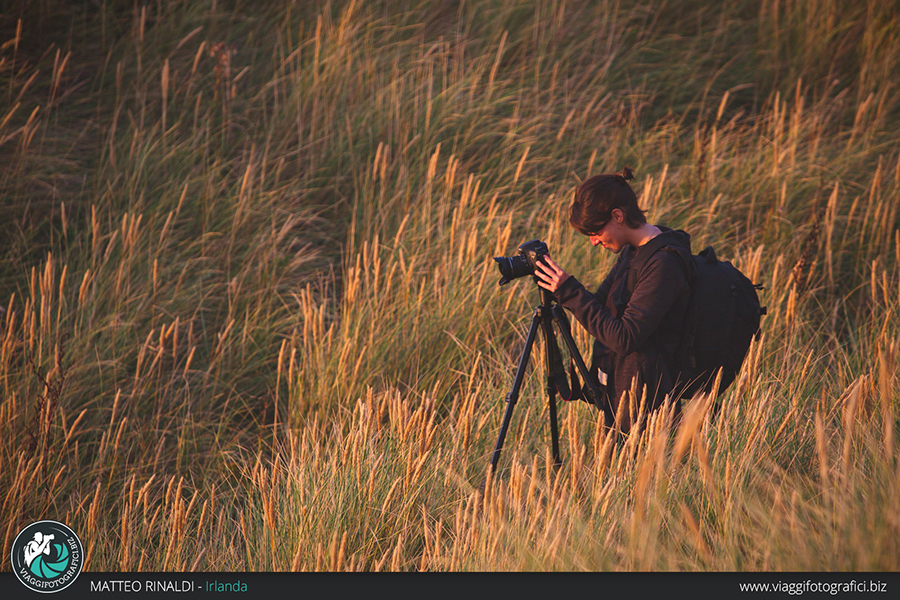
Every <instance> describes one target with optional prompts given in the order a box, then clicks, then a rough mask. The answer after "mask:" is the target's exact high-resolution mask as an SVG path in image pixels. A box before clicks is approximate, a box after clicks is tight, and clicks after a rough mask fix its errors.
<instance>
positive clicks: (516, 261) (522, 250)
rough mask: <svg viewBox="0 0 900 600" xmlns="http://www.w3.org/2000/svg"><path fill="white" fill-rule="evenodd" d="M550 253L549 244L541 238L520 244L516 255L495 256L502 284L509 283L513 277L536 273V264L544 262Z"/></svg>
mask: <svg viewBox="0 0 900 600" xmlns="http://www.w3.org/2000/svg"><path fill="white" fill-rule="evenodd" d="M548 254H550V249H549V248H548V247H547V244H545V243H544V242H542V241H540V240H531V241H530V242H525V243H524V244H522V245H521V246H519V253H518V254H517V255H515V256H495V257H494V260H496V261H497V267H498V268H499V269H500V274H501V275H502V276H503V277H501V278H500V282H499V284H500V285H503V284H505V283H509V282H510V281H512V280H513V279H518V278H519V277H524V276H526V275H534V269H535V264H536V263H537V262H538V261H541V262H543V259H544V257H545V256H547V255H548Z"/></svg>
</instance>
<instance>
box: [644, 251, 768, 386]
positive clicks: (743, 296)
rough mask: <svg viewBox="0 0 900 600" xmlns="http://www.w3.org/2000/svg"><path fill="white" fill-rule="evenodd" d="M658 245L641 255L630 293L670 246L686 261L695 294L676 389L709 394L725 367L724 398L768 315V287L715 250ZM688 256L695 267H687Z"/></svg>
mask: <svg viewBox="0 0 900 600" xmlns="http://www.w3.org/2000/svg"><path fill="white" fill-rule="evenodd" d="M647 243H648V244H653V243H654V240H650V241H649V242H647ZM654 246H655V247H648V248H647V249H646V250H645V251H644V252H642V253H641V259H642V261H641V263H642V264H640V265H638V264H632V265H631V267H630V269H629V271H630V272H629V273H628V276H629V277H630V278H631V281H629V284H630V285H629V289H634V284H635V282H636V281H635V280H636V277H637V275H638V273H639V272H640V269H641V268H642V267H643V263H645V262H646V260H648V259H649V258H650V256H651V255H652V254H653V253H655V252H656V251H657V250H660V249H662V248H665V249H666V250H668V251H670V252H673V253H674V254H675V255H676V256H678V257H679V258H680V259H681V263H682V267H684V269H685V274H686V275H687V278H688V282H689V283H690V287H691V295H690V300H689V302H688V310H687V315H686V316H685V322H684V329H683V331H682V335H681V341H680V343H679V345H678V347H677V349H676V351H675V353H674V361H675V364H674V365H673V366H674V367H675V370H676V372H680V376H679V377H678V379H679V381H680V382H681V383H680V385H679V386H678V387H677V388H676V390H675V391H676V393H679V394H680V395H681V397H683V398H690V397H691V396H694V395H695V394H697V393H698V392H705V393H709V392H711V391H712V388H713V386H714V385H715V379H716V375H717V373H718V371H719V369H722V381H721V384H720V386H719V389H718V391H717V394H716V396H719V395H721V394H722V393H723V392H724V391H725V390H726V389H727V388H728V386H729V385H731V383H732V382H733V381H734V380H735V378H736V377H737V375H738V373H739V372H740V370H741V364H743V362H744V358H745V357H746V355H747V350H749V349H750V342H751V341H752V340H753V339H756V338H758V336H759V332H760V329H759V322H760V317H761V316H762V315H764V314H766V308H765V307H763V306H760V304H759V297H758V296H757V294H756V290H762V289H763V286H762V285H761V284H754V283H752V282H751V281H750V280H749V279H747V277H746V276H745V275H744V274H743V273H741V272H740V271H739V270H738V269H737V268H736V267H735V266H734V265H733V264H731V262H730V261H721V260H719V259H717V258H716V253H715V251H714V250H713V248H712V246H708V247H707V248H706V249H705V250H703V251H702V252H700V254H697V255H690V254H688V253H687V252H685V251H684V249H682V248H676V247H673V246H666V245H665V240H659V242H657V243H656V244H655V245H654ZM688 257H690V260H691V262H692V263H693V264H692V265H690V264H687V263H686V261H687V260H688ZM691 267H693V268H691Z"/></svg>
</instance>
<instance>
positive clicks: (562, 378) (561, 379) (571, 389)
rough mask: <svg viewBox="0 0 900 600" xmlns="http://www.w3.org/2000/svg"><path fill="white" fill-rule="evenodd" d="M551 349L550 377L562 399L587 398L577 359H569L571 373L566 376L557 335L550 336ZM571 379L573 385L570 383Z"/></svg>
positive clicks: (567, 400)
mask: <svg viewBox="0 0 900 600" xmlns="http://www.w3.org/2000/svg"><path fill="white" fill-rule="evenodd" d="M547 342H548V345H549V347H550V348H549V349H550V378H551V380H552V381H553V385H554V386H556V391H557V393H558V394H559V397H560V399H562V400H563V401H565V402H571V401H573V400H585V401H586V400H587V399H586V398H585V396H584V391H583V390H582V387H581V380H579V379H578V374H577V373H576V372H575V361H574V360H573V359H571V358H570V359H569V375H568V377H567V376H566V369H565V367H564V366H563V360H562V354H561V353H560V351H559V344H557V342H556V336H550V339H549V340H547ZM569 381H571V382H572V383H571V385H569Z"/></svg>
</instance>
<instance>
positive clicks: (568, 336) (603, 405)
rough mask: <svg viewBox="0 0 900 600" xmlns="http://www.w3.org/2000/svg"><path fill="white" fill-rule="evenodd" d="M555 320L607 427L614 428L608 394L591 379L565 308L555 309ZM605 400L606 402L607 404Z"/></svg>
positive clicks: (556, 306)
mask: <svg viewBox="0 0 900 600" xmlns="http://www.w3.org/2000/svg"><path fill="white" fill-rule="evenodd" d="M553 318H554V320H555V321H556V324H557V327H558V328H559V331H560V332H561V333H562V336H563V339H564V340H565V341H566V346H567V347H568V348H569V354H570V355H571V356H572V358H573V359H574V360H575V367H576V368H577V369H578V372H579V373H581V378H582V379H584V381H585V382H586V383H587V386H588V387H589V388H590V390H591V394H592V395H593V396H594V399H595V401H596V406H597V410H599V411H602V412H603V417H604V419H605V421H606V425H607V426H609V427H612V425H613V422H614V419H615V415H614V413H613V411H612V407H610V406H609V398H608V396H607V394H605V393H604V392H603V391H601V389H600V387H599V386H598V384H597V382H595V381H594V379H593V377H591V372H590V370H589V369H588V368H587V365H586V364H585V363H584V359H583V358H582V357H581V352H579V351H578V346H577V345H576V344H575V338H573V337H572V330H571V328H570V326H569V319H568V317H567V316H566V313H565V311H564V310H563V308H562V307H561V306H560V305H558V304H557V305H555V306H554V307H553ZM604 399H605V400H606V401H605V402H604Z"/></svg>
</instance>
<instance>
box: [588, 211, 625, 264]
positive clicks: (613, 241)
mask: <svg viewBox="0 0 900 600" xmlns="http://www.w3.org/2000/svg"><path fill="white" fill-rule="evenodd" d="M623 218H624V215H623V214H622V211H621V210H619V209H618V208H616V209H613V212H612V216H611V217H610V219H609V221H607V222H606V224H605V225H604V226H603V227H601V228H600V231H598V232H596V233H592V234H591V235H589V236H588V239H589V240H590V241H591V245H592V246H603V247H604V248H606V249H607V250H609V251H610V252H613V253H615V254H618V253H619V252H621V251H622V248H624V247H625V242H624V240H623V239H622V235H621V232H622V224H621V222H620V219H623Z"/></svg>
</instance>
